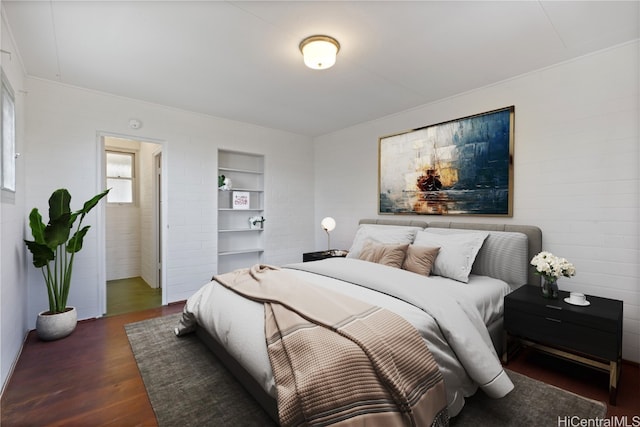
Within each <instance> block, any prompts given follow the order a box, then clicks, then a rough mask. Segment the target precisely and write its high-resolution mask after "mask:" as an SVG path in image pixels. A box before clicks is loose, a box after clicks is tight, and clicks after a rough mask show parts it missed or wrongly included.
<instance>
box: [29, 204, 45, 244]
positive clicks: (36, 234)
mask: <svg viewBox="0 0 640 427" xmlns="http://www.w3.org/2000/svg"><path fill="white" fill-rule="evenodd" d="M29 227H30V228H31V234H32V235H33V239H34V240H35V241H36V242H38V243H44V228H45V227H46V226H45V225H44V222H42V215H40V212H39V211H38V208H33V209H32V210H31V213H30V214H29Z"/></svg>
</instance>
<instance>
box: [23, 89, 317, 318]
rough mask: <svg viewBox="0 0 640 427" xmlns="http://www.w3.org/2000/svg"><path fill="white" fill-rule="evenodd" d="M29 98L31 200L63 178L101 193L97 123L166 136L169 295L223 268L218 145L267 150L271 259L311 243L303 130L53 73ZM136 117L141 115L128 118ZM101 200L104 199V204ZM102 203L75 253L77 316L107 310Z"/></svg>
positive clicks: (289, 257)
mask: <svg viewBox="0 0 640 427" xmlns="http://www.w3.org/2000/svg"><path fill="white" fill-rule="evenodd" d="M26 85H27V89H28V91H29V102H28V104H27V118H28V123H27V131H28V134H27V137H28V139H29V147H28V150H27V152H26V153H25V161H26V167H27V170H26V173H27V176H28V177H29V192H28V194H27V205H28V206H31V205H34V206H39V207H41V208H42V207H43V206H46V201H47V198H48V195H49V194H50V192H51V190H52V189H53V187H56V188H57V187H66V188H68V189H69V191H70V192H71V194H72V196H73V197H74V199H73V200H72V208H74V206H73V202H74V201H76V202H78V203H79V202H80V201H81V200H82V201H83V200H86V199H87V198H89V197H91V196H93V195H94V194H96V193H97V192H98V191H99V190H101V189H102V188H103V186H104V184H103V183H102V182H101V179H100V171H99V170H98V167H97V165H98V164H99V161H98V159H99V156H100V146H99V142H98V138H97V134H98V133H100V132H105V133H111V134H118V135H127V136H129V137H131V139H135V138H136V136H139V137H140V138H141V139H143V140H153V141H163V142H162V146H163V157H164V159H165V165H166V168H165V170H164V171H163V174H164V175H165V177H166V183H167V186H166V187H167V188H166V195H167V198H166V200H165V205H166V208H167V221H168V224H167V228H166V229H165V235H166V237H165V238H166V240H165V243H166V264H165V270H166V279H167V282H166V283H165V287H164V291H165V293H166V302H172V301H180V300H184V299H186V298H188V297H189V296H190V295H191V294H193V292H194V291H195V290H197V289H198V288H199V287H200V286H201V285H202V284H204V283H206V282H208V281H209V280H210V278H211V276H212V275H213V274H215V273H216V258H217V257H216V246H217V236H216V229H217V225H216V208H217V206H216V204H217V150H218V148H219V147H221V148H230V149H235V150H242V151H250V152H256V153H260V154H263V155H265V160H266V171H265V178H266V181H267V183H266V200H267V201H266V204H265V205H266V213H265V216H266V217H267V220H268V226H267V227H266V229H265V232H264V233H265V237H266V241H267V242H268V243H267V246H266V251H265V261H266V262H269V263H274V264H281V263H285V262H293V261H297V260H299V259H300V258H301V254H302V252H303V250H304V249H306V248H308V247H310V246H312V245H313V232H312V221H313V201H312V198H311V197H309V198H306V199H304V198H303V199H302V200H304V201H305V203H303V204H301V203H300V202H299V201H300V200H301V197H304V195H305V194H313V191H314V183H313V174H312V173H310V172H309V171H311V170H312V168H313V159H312V156H313V146H312V141H311V140H310V139H309V138H307V137H303V136H299V135H294V134H290V133H286V132H282V131H277V130H271V129H266V128H262V127H258V126H254V125H249V124H244V123H238V122H232V121H228V120H223V119H217V118H213V117H209V116H203V115H198V114H193V113H189V112H184V111H180V110H176V109H171V108H167V107H163V106H158V105H152V104H148V103H144V102H139V101H135V100H130V99H125V98H121V97H116V96H111V95H107V94H101V93H96V92H91V91H87V90H83V89H79V88H74V87H69V86H65V85H62V84H57V83H54V82H50V81H44V80H39V79H34V78H27V79H26ZM132 117H135V118H137V119H139V120H141V122H142V123H143V125H142V127H141V128H140V129H138V130H133V129H130V128H128V126H127V125H128V121H129V119H130V118H132ZM101 209H103V207H101ZM98 214H99V212H96V211H92V213H91V214H90V215H89V216H88V217H87V219H86V221H87V222H86V223H87V224H89V225H92V226H93V227H92V229H91V230H90V231H89V233H88V234H87V236H86V238H85V246H84V248H83V251H82V252H80V253H79V254H78V255H77V257H76V264H75V266H74V277H73V283H72V287H71V294H70V298H69V304H70V305H75V306H76V307H77V308H78V312H79V317H80V318H89V317H94V316H100V315H101V314H102V313H101V309H100V304H101V298H102V297H101V296H100V295H99V292H98V289H99V283H98V281H99V269H100V263H101V262H103V260H101V259H98V257H99V256H100V254H101V250H100V248H99V247H98V237H97V236H99V234H98V233H99V230H96V227H95V225H96V220H97V218H99V217H100V215H98ZM41 280H42V278H41V276H40V274H39V271H37V270H35V269H33V268H30V269H28V282H29V283H28V288H29V296H28V313H27V317H28V320H29V324H30V326H31V327H33V325H34V323H35V315H36V314H37V312H38V311H39V310H40V309H41V308H42V307H43V306H44V304H45V302H46V294H45V292H44V291H43V287H42V283H41Z"/></svg>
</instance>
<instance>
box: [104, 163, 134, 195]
mask: <svg viewBox="0 0 640 427" xmlns="http://www.w3.org/2000/svg"><path fill="white" fill-rule="evenodd" d="M106 154H107V156H106V158H107V167H106V171H107V188H111V191H109V194H108V195H107V203H128V204H132V203H133V202H134V200H135V154H134V153H130V152H124V151H107V153H106Z"/></svg>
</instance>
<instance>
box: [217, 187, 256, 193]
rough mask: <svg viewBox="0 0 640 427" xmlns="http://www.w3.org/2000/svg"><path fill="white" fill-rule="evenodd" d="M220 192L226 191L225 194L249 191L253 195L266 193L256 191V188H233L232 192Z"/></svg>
mask: <svg viewBox="0 0 640 427" xmlns="http://www.w3.org/2000/svg"><path fill="white" fill-rule="evenodd" d="M218 191H224V192H225V193H226V192H227V191H249V192H251V193H264V190H256V189H255V188H232V189H231V190H222V189H220V188H218Z"/></svg>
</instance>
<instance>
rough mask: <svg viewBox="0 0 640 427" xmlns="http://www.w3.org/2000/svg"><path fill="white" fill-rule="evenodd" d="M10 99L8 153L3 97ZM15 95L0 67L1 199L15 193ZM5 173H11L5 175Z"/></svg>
mask: <svg viewBox="0 0 640 427" xmlns="http://www.w3.org/2000/svg"><path fill="white" fill-rule="evenodd" d="M7 97H8V99H9V100H10V101H11V107H12V110H13V111H12V117H11V123H9V126H11V140H10V141H9V143H10V144H11V147H9V150H8V153H5V152H6V151H7V147H6V145H5V144H6V143H7V141H6V139H5V135H6V132H7V128H6V126H7V123H6V121H5V118H4V103H5V99H7ZM16 156H17V154H16V97H15V92H14V90H13V87H12V86H11V82H9V79H8V78H7V75H6V74H5V72H4V69H0V190H1V191H2V196H3V197H2V198H3V201H5V199H7V198H13V197H14V195H15V193H16V189H17V188H16V187H17V182H16ZM7 174H11V175H10V176H7Z"/></svg>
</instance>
